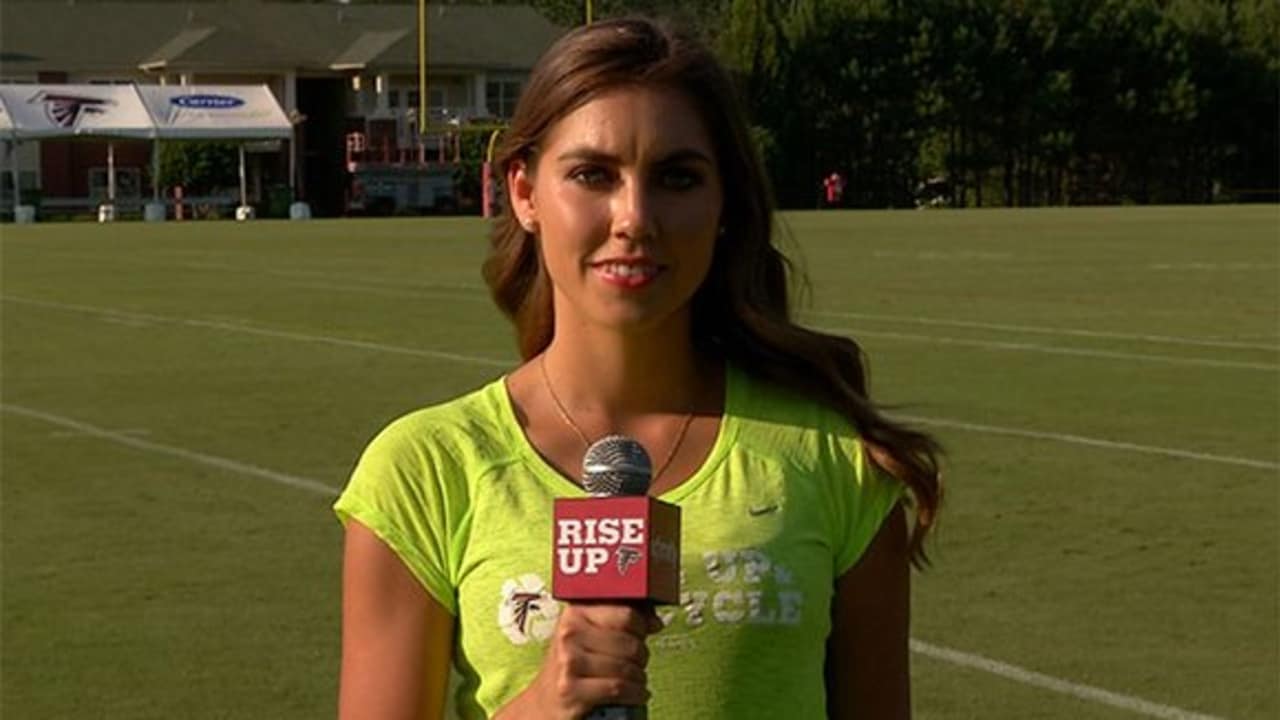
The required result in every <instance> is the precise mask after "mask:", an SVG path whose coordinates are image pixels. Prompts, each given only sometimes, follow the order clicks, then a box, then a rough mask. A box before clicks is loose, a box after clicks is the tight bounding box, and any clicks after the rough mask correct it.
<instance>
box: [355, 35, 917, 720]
mask: <svg viewBox="0 0 1280 720" xmlns="http://www.w3.org/2000/svg"><path fill="white" fill-rule="evenodd" d="M499 167H500V168H502V170H503V172H504V176H505V179H506V184H507V193H506V198H507V199H506V200H505V202H504V207H503V209H504V213H503V214H502V215H501V217H499V218H498V220H497V221H496V224H495V226H494V228H493V232H492V238H491V252H490V255H489V258H488V259H487V260H486V262H485V265H484V269H483V273H484V277H485V280H486V281H487V283H488V285H489V287H490V290H491V292H492V294H493V297H494V299H495V301H496V302H497V304H498V306H499V307H500V308H501V309H502V310H503V312H504V313H506V315H507V316H508V317H509V318H510V319H511V320H512V321H513V324H514V326H515V331H516V339H517V343H518V346H519V350H520V354H521V357H522V358H523V359H524V361H523V364H521V365H520V366H519V367H517V368H515V369H513V370H512V371H511V372H509V373H507V374H505V375H504V376H502V377H500V378H497V379H495V380H493V381H492V382H490V383H489V384H487V385H485V386H484V387H481V388H479V389H477V390H475V391H472V392H470V393H468V394H466V395H464V396H462V397H460V398H457V399H454V400H451V401H449V402H446V403H444V404H441V405H436V406H433V407H430V408H426V409H424V410H419V411H417V412H414V413H411V414H409V415H407V416H405V417H403V418H401V419H399V420H397V421H395V422H393V423H392V424H391V425H389V426H388V427H387V428H386V429H384V430H383V431H382V432H381V433H379V435H378V436H377V437H376V438H375V439H374V440H373V441H372V442H371V443H370V445H369V447H368V448H367V449H366V450H365V452H364V454H363V456H362V457H361V459H360V462H359V464H358V465H357V468H356V470H355V472H354V474H353V476H352V479H351V481H350V484H349V485H348V487H347V489H346V490H345V491H344V492H343V494H342V496H341V498H340V499H339V500H338V502H337V503H336V505H335V508H336V510H337V512H338V515H339V517H340V518H341V519H342V520H343V522H344V524H345V526H346V550H345V556H344V571H343V633H342V636H343V648H342V670H341V690H340V697H339V710H340V717H341V718H342V719H343V720H358V719H361V718H431V719H433V720H434V719H435V718H439V717H441V716H442V713H443V708H444V706H445V703H446V698H445V695H446V692H447V691H446V688H447V686H448V685H449V674H450V670H451V668H452V669H453V670H454V671H455V672H456V676H457V681H456V683H454V690H453V694H452V696H451V700H452V705H453V707H454V711H455V712H456V713H457V714H458V715H459V716H461V717H463V718H468V719H470V718H483V717H496V718H500V719H506V718H580V717H583V716H584V715H585V714H586V713H588V712H590V710H591V709H592V708H593V707H597V706H601V705H619V704H621V705H634V704H643V703H646V702H647V703H648V706H649V713H650V717H653V718H655V720H663V719H666V718H673V719H684V718H707V719H709V720H719V719H721V718H723V719H726V720H727V719H728V718H743V717H760V718H771V717H790V718H820V717H834V718H851V717H855V716H856V717H870V718H877V719H878V720H893V719H895V718H907V717H909V716H910V690H909V668H908V648H907V639H908V618H909V575H910V568H911V565H912V564H913V562H914V563H915V564H920V563H922V562H923V560H924V553H923V548H922V542H923V539H924V537H925V534H926V532H927V531H928V529H929V528H930V527H931V526H932V525H933V523H934V521H935V518H936V514H937V511H938V507H939V504H940V500H941V495H942V492H941V483H940V474H939V471H938V461H937V458H938V454H939V449H938V447H937V445H936V444H935V442H934V441H933V440H932V439H931V438H930V437H928V436H927V435H924V434H921V433H919V432H916V431H913V430H911V429H908V428H905V427H903V426H901V425H899V424H897V423H895V422H894V421H892V420H890V419H888V418H886V417H885V416H884V415H882V414H881V413H880V412H879V411H878V409H877V408H876V406H875V405H874V404H873V403H872V402H871V400H870V398H869V396H868V392H867V384H866V376H865V371H864V367H863V360H862V354H861V350H860V348H859V347H858V345H857V344H856V343H855V342H854V341H853V340H850V339H848V338H845V337H838V336H832V335H826V334H823V333H819V332H815V331H813V330H809V329H806V328H803V327H801V326H800V325H799V324H797V323H795V322H794V321H792V320H791V317H790V309H789V300H788V292H789V287H788V284H789V273H790V269H789V265H788V264H787V261H786V259H785V258H784V257H783V255H782V254H781V253H780V252H779V251H778V250H777V249H776V248H775V247H774V244H773V231H774V226H773V217H772V206H771V200H770V197H769V191H768V188H767V183H766V180H765V176H764V173H763V170H762V167H761V164H760V161H759V159H758V156H757V154H756V152H755V150H754V148H753V146H752V144H751V141H750V135H749V132H748V127H747V124H746V121H745V118H744V115H743V113H742V111H741V109H740V107H739V103H738V101H737V100H736V98H735V95H734V92H733V89H732V87H731V84H730V81H729V78H728V76H727V74H726V72H725V71H724V69H723V68H722V67H721V66H720V64H719V63H718V62H717V61H716V59H715V58H714V56H713V55H712V54H711V53H710V52H709V51H708V50H707V49H706V48H705V47H703V46H702V45H700V44H698V43H697V42H696V41H694V40H692V39H690V38H689V37H687V36H686V35H683V34H681V33H679V32H676V31H673V30H671V29H669V28H667V27H666V26H664V25H662V24H660V23H656V22H654V21H650V20H643V19H628V20H615V21H606V22H598V23H595V24H593V25H590V26H586V27H581V28H578V29H576V30H574V31H572V32H570V33H568V34H567V35H566V36H564V37H563V38H562V39H561V40H559V41H558V42H557V43H556V44H555V45H554V46H553V47H552V48H551V49H550V50H549V51H548V52H547V53H546V55H545V56H544V57H543V58H542V59H541V60H540V61H539V62H538V64H537V66H536V67H535V69H534V70H533V73H532V75H531V77H530V79H529V83H528V85H527V87H526V88H525V90H524V92H523V94H522V97H521V99H520V101H519V104H518V106H517V109H516V112H515V117H514V118H513V120H512V125H511V128H510V130H509V131H508V132H507V133H506V134H505V138H504V143H503V146H502V148H501V152H500V161H499ZM612 433H620V434H625V435H628V436H631V437H633V438H636V439H637V440H638V441H639V442H641V443H642V444H643V445H644V446H645V447H646V448H647V449H648V451H649V454H650V455H651V456H652V458H653V464H654V470H653V472H654V477H653V485H652V487H651V489H650V493H651V494H652V495H654V496H658V497H661V498H662V499H663V500H666V501H667V502H671V503H674V504H677V505H679V506H680V507H681V511H682V514H683V529H682V534H683V539H682V548H681V552H682V558H681V561H682V576H683V577H682V579H681V591H682V593H681V604H680V605H679V606H678V607H672V608H659V609H658V611H657V614H656V616H655V614H654V613H652V612H645V611H641V610H638V609H635V608H631V607H625V606H616V605H608V604H565V605H561V604H560V603H557V602H556V601H555V600H553V599H552V598H551V597H550V592H549V587H548V583H549V581H550V577H551V547H550V542H551V537H552V533H551V510H552V503H553V500H554V499H555V498H557V497H578V496H582V495H584V494H585V493H584V491H583V489H582V488H581V487H580V486H579V485H578V484H577V478H580V476H581V460H582V455H583V451H584V450H585V449H586V447H587V446H588V445H589V444H590V443H591V442H593V441H595V440H597V439H599V438H600V437H602V436H605V435H608V434H612ZM909 515H914V523H912V522H910V521H909V519H908V516H909Z"/></svg>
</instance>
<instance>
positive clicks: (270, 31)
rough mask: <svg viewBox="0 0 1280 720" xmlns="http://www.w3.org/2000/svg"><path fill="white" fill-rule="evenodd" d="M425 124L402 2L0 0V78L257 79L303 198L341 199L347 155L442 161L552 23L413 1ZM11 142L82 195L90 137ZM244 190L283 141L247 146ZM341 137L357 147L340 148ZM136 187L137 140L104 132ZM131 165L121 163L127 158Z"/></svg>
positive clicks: (482, 117)
mask: <svg viewBox="0 0 1280 720" xmlns="http://www.w3.org/2000/svg"><path fill="white" fill-rule="evenodd" d="M426 14H427V23H426V25H427V47H428V52H427V68H428V71H427V94H428V97H427V101H428V102H427V104H428V108H429V118H430V120H429V122H428V123H427V131H428V132H427V134H426V135H425V136H423V135H420V133H419V132H418V131H419V118H418V117H417V115H418V105H419V90H418V88H419V84H418V32H417V22H418V20H417V8H416V6H415V5H413V4H404V5H386V4H376V5H372V4H371V5H347V4H321V3H286V2H264V1H262V0H228V1H226V2H112V1H102V2H85V1H83V0H69V1H66V2H63V1H55V0H49V1H43V2H42V1H37V0H5V2H3V3H0V81H2V82H7V83H13V82H30V83H73V82H79V83H117V82H136V83H139V84H239V83H265V84H267V85H268V86H269V87H270V88H271V90H272V92H273V93H274V94H275V96H276V98H277V99H278V100H279V101H280V104H281V106H282V107H283V108H284V110H285V112H286V113H288V114H289V115H290V117H291V118H293V119H294V120H295V122H297V123H298V125H297V127H298V130H299V133H298V139H297V140H296V142H297V143H298V148H297V157H298V160H299V169H298V172H299V175H300V176H299V178H298V180H299V183H298V184H299V186H300V187H301V188H302V189H303V192H304V194H305V195H306V199H307V200H308V201H309V202H311V203H312V205H313V206H314V208H315V209H316V212H317V214H320V215H333V214H337V213H339V212H341V210H342V209H343V197H342V194H343V192H344V191H345V190H346V173H347V172H348V170H349V169H350V163H351V162H355V161H357V160H358V161H359V162H386V163H391V164H398V163H399V164H403V163H417V162H420V161H424V160H425V161H427V162H438V161H441V160H443V161H449V160H451V159H452V157H451V156H450V154H451V151H454V152H456V145H451V144H450V143H456V140H457V137H458V136H459V134H458V133H457V132H452V134H451V131H450V130H449V128H451V127H452V128H465V127H468V126H472V125H476V124H486V125H492V124H494V123H500V122H501V121H502V120H503V119H505V118H507V117H509V116H510V114H511V111H512V109H513V108H514V103H515V99H516V97H517V96H518V94H519V90H520V87H521V85H522V83H523V81H524V79H525V78H526V77H527V75H528V72H529V70H530V69H531V68H532V66H533V64H534V62H535V61H536V60H537V58H538V57H539V56H540V55H541V54H542V52H544V51H545V50H546V49H547V48H548V47H549V46H550V45H551V43H553V42H554V41H555V40H556V39H557V38H558V37H559V36H560V35H561V34H563V32H564V28H561V27H558V26H556V25H554V24H553V23H551V22H550V21H548V20H547V19H546V18H544V17H543V16H541V15H540V14H539V13H538V12H537V11H535V10H533V9H532V8H530V7H527V6H519V5H498V6H491V5H452V4H450V5H428V6H427V13H426ZM34 145H35V143H27V144H26V146H25V147H24V148H23V149H22V151H21V153H20V155H19V162H20V165H21V167H22V170H23V171H24V180H23V182H24V185H25V184H28V183H30V184H32V185H34V186H38V187H41V189H42V191H43V195H44V196H45V197H46V198H51V197H52V198H58V197H64V198H86V199H87V198H91V197H92V196H93V195H94V194H95V193H96V192H97V191H98V188H97V187H96V186H95V185H94V183H93V178H96V177H99V176H100V175H101V173H100V172H95V170H100V168H101V166H103V165H105V154H106V153H105V146H104V145H103V143H99V142H93V141H49V142H45V143H41V144H40V145H41V146H40V147H33V146H34ZM256 149H257V150H258V151H259V152H257V153H255V156H256V157H255V161H254V163H253V174H254V176H255V182H254V186H255V187H254V190H255V193H256V194H257V195H258V196H259V197H260V196H261V194H262V189H263V187H264V186H265V185H269V184H273V183H281V182H284V183H285V184H287V177H286V178H281V177H280V175H281V173H283V174H284V175H286V176H287V174H288V170H287V168H288V162H287V156H286V155H285V153H286V152H287V150H286V149H283V148H277V147H273V146H272V145H270V144H264V145H260V146H258V147H257V148H256ZM352 153H356V154H357V155H358V156H359V157H357V158H356V160H353V158H352ZM116 163H117V167H118V168H120V169H121V170H122V171H123V172H124V173H125V175H128V173H129V172H136V173H137V174H138V175H139V176H140V178H141V180H140V182H139V183H137V184H138V185H139V187H138V192H139V193H140V194H144V195H145V190H144V188H143V187H141V186H142V185H145V184H146V182H147V180H146V176H147V175H148V174H149V172H148V170H147V168H148V167H149V149H148V148H147V147H146V145H145V144H142V145H141V146H140V147H137V148H130V147H128V146H127V145H126V146H122V145H118V146H117V152H116ZM130 168H134V170H132V171H131V170H130Z"/></svg>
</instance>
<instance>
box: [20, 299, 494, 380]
mask: <svg viewBox="0 0 1280 720" xmlns="http://www.w3.org/2000/svg"><path fill="white" fill-rule="evenodd" d="M0 299H2V300H4V301H5V302H12V303H18V304H20V305H34V306H37V307H47V308H53V309H55V310H69V311H71V312H81V313H88V314H90V315H101V316H103V317H105V318H107V319H108V320H110V321H112V322H121V321H137V320H141V321H146V322H152V323H156V324H159V325H187V326H191V327H201V328H209V329H212V330H226V331H229V332H237V333H246V334H249V335H261V336H264V337H272V338H278V339H281V340H297V341H300V342H310V343H322V344H325V345H338V346H341V347H351V348H359V349H361V350H376V351H378V352H387V353H396V354H399V355H414V356H417V357H427V358H433V359H436V360H454V361H457V362H463V363H470V364H473V365H488V366H490V367H501V368H510V367H512V366H513V365H514V361H512V360H498V359H495V358H485V357H477V356H475V355H460V354H458V353H451V352H444V351H441V350H420V349H417V348H407V347H403V346H400V345H386V344H383V343H376V342H369V341H366V340H349V339H346V338H335V337H330V336H328V335H311V334H308V333H300V332H292V331H288V330H270V329H267V328H258V327H253V326H251V325H239V324H236V323H227V322H214V321H211V320H190V319H187V318H176V317H164V316H162V315H152V314H150V313H140V312H132V311H126V310H111V309H108V308H96V307H90V306H88V305H73V304H71V303H59V302H49V301H47V300H32V299H30V298H24V297H17V296H14V295H3V296H0Z"/></svg>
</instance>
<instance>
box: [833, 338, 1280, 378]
mask: <svg viewBox="0 0 1280 720" xmlns="http://www.w3.org/2000/svg"><path fill="white" fill-rule="evenodd" d="M818 329H819V330H821V331H822V332H828V333H833V334H836V335H848V336H851V337H854V338H859V337H874V338H888V339H891V340H907V341H910V342H925V343H935V344H938V345H959V346H962V347H978V348H990V349H992V350H1013V351H1018V352H1039V353H1048V354H1050V355H1076V356H1079V357H1095V358H1104V359H1108V360H1137V361H1140V362H1159V363H1168V364H1171V365H1195V366H1198V367H1213V368H1234V369H1240V370H1263V371H1266V372H1280V365H1273V364H1271V363H1257V362H1240V361H1237V360H1211V359H1209V358H1193V357H1178V356H1177V355H1147V354H1143V353H1124V352H1112V351H1110V350H1084V349H1080V348H1064V347H1058V346H1056V345H1037V344H1035V343H1013V342H995V341H991V340H971V339H968V338H952V337H940V336H937V335H913V334H911V333H896V332H879V331H873V330H861V329H852V328H818Z"/></svg>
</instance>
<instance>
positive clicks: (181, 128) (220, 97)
mask: <svg viewBox="0 0 1280 720" xmlns="http://www.w3.org/2000/svg"><path fill="white" fill-rule="evenodd" d="M137 88H138V94H139V95H141V97H142V101H143V103H145V104H146V107H147V110H149V111H150V112H151V117H152V119H153V120H154V121H155V125H156V134H157V136H158V137H161V138H227V139H233V138H235V139H248V138H287V137H289V136H290V134H291V133H292V130H293V128H292V126H291V125H290V124H289V119H288V118H287V117H285V114H284V111H283V110H282V109H281V108H280V103H278V102H276V98H275V96H274V95H272V94H271V90H270V89H269V88H267V86H266V85H139V86H137Z"/></svg>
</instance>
